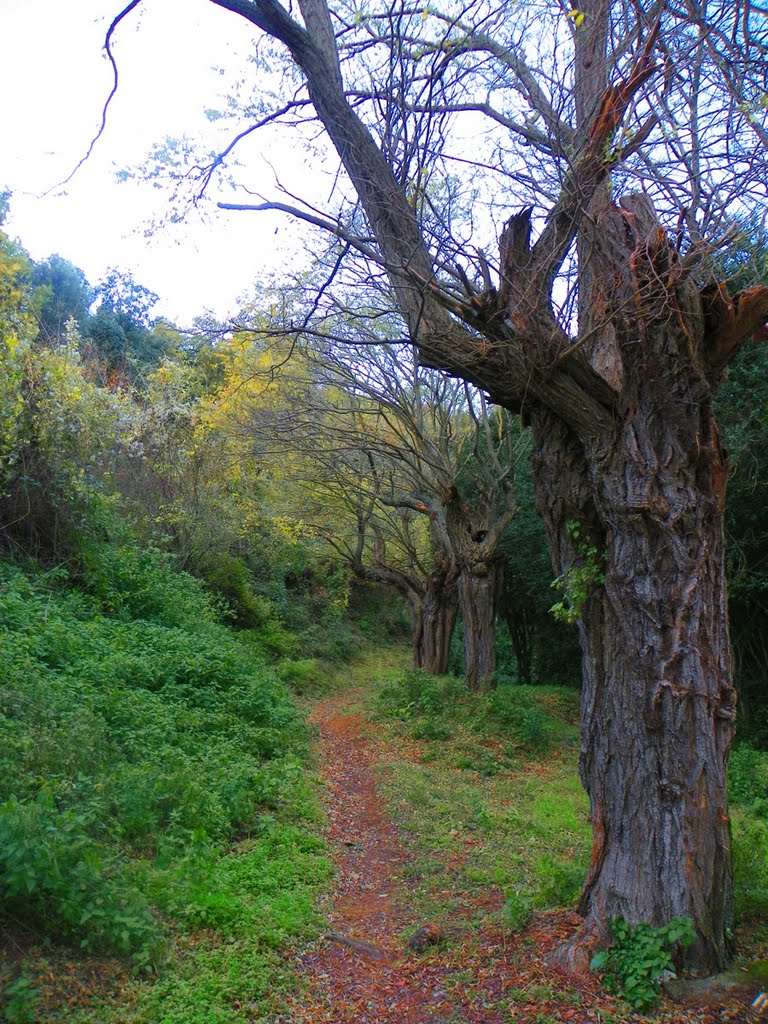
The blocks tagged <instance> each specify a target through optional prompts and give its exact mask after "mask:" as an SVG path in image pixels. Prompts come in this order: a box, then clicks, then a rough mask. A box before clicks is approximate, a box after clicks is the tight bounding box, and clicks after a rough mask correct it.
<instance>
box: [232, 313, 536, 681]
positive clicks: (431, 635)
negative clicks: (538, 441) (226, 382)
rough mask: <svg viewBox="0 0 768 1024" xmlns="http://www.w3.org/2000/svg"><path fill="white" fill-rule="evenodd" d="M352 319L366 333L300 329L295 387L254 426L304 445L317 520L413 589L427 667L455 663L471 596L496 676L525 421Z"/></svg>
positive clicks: (284, 444)
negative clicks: (458, 630) (503, 549)
mask: <svg viewBox="0 0 768 1024" xmlns="http://www.w3.org/2000/svg"><path fill="white" fill-rule="evenodd" d="M344 318H345V320H346V319H347V311H346V307H345V309H344ZM352 328H353V333H352V337H353V338H356V341H357V343H354V342H353V341H348V342H346V343H345V344H343V345H340V344H339V342H338V337H339V332H340V331H341V330H342V329H343V327H342V326H337V327H336V333H335V334H334V336H333V337H329V334H331V319H330V316H327V317H326V320H325V324H324V330H325V335H324V337H322V338H321V337H320V336H316V337H314V338H313V339H312V340H311V341H305V342H303V343H300V344H299V343H297V345H298V348H297V354H298V351H300V353H301V356H300V358H299V359H294V361H293V363H292V364H289V365H288V366H287V367H286V368H285V369H284V371H282V373H281V377H282V378H283V379H284V380H286V381H289V383H288V384H287V386H286V387H285V390H284V392H283V395H282V398H281V399H280V400H279V401H278V402H270V403H267V405H263V404H257V405H256V406H255V407H254V409H253V410H252V412H251V413H248V412H246V417H247V422H246V423H244V424H243V426H242V427H241V431H242V432H243V433H244V434H245V435H249V434H252V435H253V437H254V438H257V439H258V441H257V443H258V444H259V445H260V446H263V445H266V446H267V448H268V449H270V450H271V453H272V454H274V453H275V452H278V451H279V452H282V453H284V454H286V455H288V456H290V457H291V464H292V465H293V466H294V467H295V468H296V469H297V470H298V473H299V476H300V477H301V479H302V484H303V491H304V501H305V502H306V501H307V500H311V501H312V502H313V504H314V509H315V510H314V512H311V513H309V512H308V516H309V519H308V521H309V522H311V523H313V524H314V529H315V530H317V532H319V533H320V534H322V536H323V537H324V538H325V540H326V542H327V543H329V544H330V545H331V546H332V547H333V548H334V550H335V551H336V553H337V554H339V555H340V556H341V557H343V559H344V561H345V562H346V564H347V565H348V566H349V568H350V569H351V570H352V571H353V572H354V573H355V575H357V576H358V577H359V578H361V579H366V580H369V581H372V582H377V583H382V584H386V585H389V586H391V587H394V588H395V589H396V590H397V591H398V592H399V593H400V594H401V595H402V596H403V597H404V598H405V600H406V603H407V606H408V609H409V613H410V617H411V622H412V626H413V649H414V662H415V665H416V667H418V668H423V669H424V670H425V671H427V672H431V673H442V672H445V671H446V669H447V666H448V655H449V649H450V641H451V636H452V633H453V629H454V626H455V623H456V614H457V609H460V612H461V618H462V624H463V638H464V651H465V681H466V683H467V686H468V687H469V688H470V689H472V690H477V691H482V690H487V689H489V688H490V687H492V686H493V685H495V679H494V673H495V669H496V632H495V618H496V611H497V603H498V596H499V590H500V586H501V582H502V562H503V559H502V556H501V553H500V545H501V540H502V538H503V536H504V532H505V530H506V528H507V526H508V525H509V523H510V522H511V520H512V518H513V516H514V515H515V513H516V511H517V504H516V500H515V490H514V472H515V463H516V461H517V459H518V458H519V456H520V453H521V452H523V451H525V444H524V442H523V441H522V440H521V431H520V428H519V425H518V423H517V422H516V421H515V419H514V417H512V416H511V415H510V414H509V413H507V412H505V411H504V410H503V409H501V408H499V407H496V408H493V409H491V408H489V406H488V404H487V402H486V400H485V398H484V396H483V395H482V393H480V392H478V391H477V390H476V389H474V388H472V387H470V386H469V385H467V384H466V383H464V382H462V381H458V380H456V379H454V378H450V377H447V376H446V375H445V374H441V373H438V372H436V371H434V370H425V369H423V368H420V367H419V366H418V363H417V361H416V360H415V359H414V353H413V350H412V348H411V347H410V346H407V345H405V346H404V345H389V344H385V343H384V342H382V341H378V343H377V344H368V345H361V344H360V335H361V333H362V332H363V330H364V326H363V324H362V323H361V322H357V321H355V320H354V319H353V321H352ZM379 331H380V332H381V331H382V327H381V324H379ZM381 337H382V333H380V334H379V335H378V338H381ZM302 367H303V368H304V370H305V371H306V374H305V376H304V379H303V380H302V379H301V368H302ZM297 456H298V458H299V461H298V462H296V461H295V459H296V457H297ZM328 510H332V511H331V514H330V515H329V514H328ZM340 510H343V513H342V514H343V516H344V517H345V521H346V528H345V529H340V528H339V527H340V520H339V511H340ZM414 517H415V518H414ZM305 518H306V517H305ZM419 519H421V520H422V522H421V523H419Z"/></svg>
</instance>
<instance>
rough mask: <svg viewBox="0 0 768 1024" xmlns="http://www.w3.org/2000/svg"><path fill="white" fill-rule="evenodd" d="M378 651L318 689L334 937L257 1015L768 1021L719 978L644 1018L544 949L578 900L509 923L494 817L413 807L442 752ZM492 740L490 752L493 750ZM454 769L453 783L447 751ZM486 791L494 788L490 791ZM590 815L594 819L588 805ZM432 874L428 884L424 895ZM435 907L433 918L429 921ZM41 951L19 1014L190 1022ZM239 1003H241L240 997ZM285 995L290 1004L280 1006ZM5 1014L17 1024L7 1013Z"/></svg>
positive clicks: (4, 937)
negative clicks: (392, 697) (381, 689)
mask: <svg viewBox="0 0 768 1024" xmlns="http://www.w3.org/2000/svg"><path fill="white" fill-rule="evenodd" d="M366 661H367V664H361V665H359V666H356V667H355V668H354V669H352V670H351V671H350V672H349V674H347V675H345V674H344V673H342V676H344V678H343V679H339V680H338V682H337V683H336V685H335V686H334V689H333V690H332V692H330V693H327V694H325V695H323V696H319V697H316V698H314V699H311V700H309V699H307V710H308V713H309V716H310V719H311V721H312V723H313V724H314V726H315V729H316V735H317V741H316V766H317V771H318V774H319V776H320V779H321V783H322V792H323V799H324V803H325V817H326V822H327V825H326V830H325V842H326V843H327V846H328V848H329V850H330V852H331V856H332V858H333V860H334V868H335V870H334V874H333V880H332V882H331V883H330V888H329V890H328V891H327V892H326V895H325V896H324V897H323V900H322V903H321V906H320V913H321V916H322V918H323V920H324V922H325V923H324V925H323V928H322V935H321V937H320V938H319V939H316V940H314V941H312V942H310V943H309V945H307V944H306V943H305V944H304V945H300V946H295V947H294V948H288V949H285V948H284V949H283V953H282V964H283V968H284V969H283V971H282V976H283V977H285V978H286V979H293V978H296V977H298V984H293V982H292V981H289V983H288V984H287V985H286V987H287V989H288V994H287V995H286V993H285V991H284V990H282V991H275V992H274V993H272V995H271V997H270V998H269V999H267V1000H266V1001H265V1002H262V1003H261V1005H259V1006H256V1005H255V1004H251V1005H252V1006H253V1009H252V1010H251V1011H250V1012H248V1013H247V1019H248V1020H249V1021H254V1024H255V1022H256V1021H257V1020H258V1021H259V1022H262V1024H263V1022H265V1021H269V1024H502V1022H504V1024H566V1022H568V1024H629V1022H633V1024H639V1022H656V1024H726V1022H728V1024H747V1022H752V1024H758V1022H759V1021H762V1020H764V1021H765V1022H766V1024H768V1011H766V1012H765V1013H764V1014H763V1015H762V1016H760V1015H758V1014H755V1013H753V1012H752V1011H751V1010H750V1001H751V999H752V997H753V996H754V994H755V992H754V988H753V989H752V990H750V989H749V988H746V989H745V990H744V991H743V994H742V995H740V996H739V997H738V998H736V997H734V996H732V995H725V996H724V995H722V994H718V993H717V992H715V993H714V996H713V998H712V1000H711V1003H710V1005H706V1006H705V1005H701V1004H699V1005H696V1004H695V1003H693V1004H691V1003H687V1004H685V1005H683V1004H679V1003H673V1002H672V1001H671V1000H669V999H662V1000H661V1002H660V1004H659V1006H658V1007H657V1009H656V1010H655V1011H654V1013H653V1014H648V1015H647V1016H644V1015H641V1014H638V1013H634V1012H632V1011H631V1010H630V1009H628V1007H627V1005H626V1004H625V1003H624V1002H622V1001H621V1000H620V999H618V998H614V997H612V996H610V995H608V994H607V993H606V992H605V990H604V989H603V987H602V985H601V984H600V981H599V978H598V977H597V976H594V975H590V976H586V977H582V976H579V977H576V976H571V975H569V974H567V973H565V972H563V971H561V970H558V969H554V968H553V967H551V966H550V965H549V963H548V961H547V954H548V953H549V952H550V951H551V950H552V949H553V948H554V947H556V946H557V945H558V944H559V943H560V942H562V941H563V940H564V939H565V938H566V937H567V936H569V935H570V934H571V933H572V932H573V931H574V930H575V928H576V926H577V924H578V918H577V917H576V915H575V914H574V913H573V912H571V911H567V910H536V911H534V912H533V913H532V915H531V916H530V918H529V920H528V921H527V923H526V924H525V926H524V927H523V928H522V929H521V930H517V931H513V930H510V928H509V927H507V926H505V917H504V914H503V913H502V907H503V903H504V898H505V893H504V886H503V885H502V884H499V885H495V884H488V882H487V880H486V881H479V880H478V877H477V875H475V876H473V872H472V870H469V869H470V868H471V867H472V864H473V863H474V861H473V858H475V859H476V858H477V856H478V855H479V854H481V853H482V845H483V842H484V841H486V840H485V839H484V837H483V832H482V830H477V831H474V832H472V831H467V830H466V828H464V827H461V823H460V822H459V821H458V816H457V821H456V824H457V825H459V827H457V828H454V827H453V825H452V821H451V819H450V814H451V812H450V811H448V812H446V813H445V814H444V813H443V811H442V806H443V805H442V804H440V805H439V806H440V810H439V811H438V816H440V815H442V818H441V827H442V828H443V829H444V838H445V839H446V840H447V841H446V842H443V843H440V842H436V841H434V839H433V838H432V834H431V833H430V832H429V830H428V829H427V827H426V824H425V823H424V821H421V820H420V818H419V814H418V813H417V814H415V815H414V814H413V813H412V810H413V808H412V807H411V808H410V810H409V808H408V807H407V800H406V797H407V796H408V793H406V792H405V791H404V790H403V789H399V788H398V785H399V784H398V781H397V780H398V779H399V778H403V777H405V775H404V774H403V772H405V774H407V773H408V772H411V773H413V772H418V773H422V776H423V784H424V786H425V787H426V791H427V792H428V793H431V792H433V791H434V789H435V786H436V785H437V782H436V775H433V774H430V773H433V772H436V771H437V768H436V766H435V764H434V763H433V762H431V761H430V756H429V744H428V743H425V742H422V741H419V740H417V739H414V738H412V736H411V734H410V732H408V731H407V730H403V729H402V728H398V727H395V726H393V725H392V724H391V723H388V722H382V721H380V720H378V719H377V718H376V716H375V715H374V714H372V713H369V711H370V707H371V703H370V701H371V688H370V686H369V685H368V682H367V677H369V676H370V674H371V673H370V667H371V666H370V659H366ZM488 742H489V743H490V742H491V741H488ZM487 753H488V755H489V756H493V755H494V750H493V748H491V747H489V748H488V751H487ZM572 754H573V752H568V753H567V754H566V755H563V753H562V752H561V753H560V755H553V757H552V759H551V760H550V762H547V761H535V760H534V761H531V763H530V764H526V765H522V766H521V767H520V768H519V769H518V770H517V771H516V772H512V771H510V772H508V773H506V776H505V774H504V772H502V773H501V774H500V775H498V776H496V777H495V778H496V779H500V780H503V782H504V784H505V785H508V786H512V787H519V786H522V785H524V783H525V779H526V778H535V777H537V776H538V778H539V779H540V780H542V779H544V780H545V781H546V778H547V776H548V774H550V775H551V777H552V778H560V776H559V775H556V774H555V773H557V772H562V771H563V770H567V771H568V772H569V773H571V774H572V767H571V761H572ZM558 756H559V760H558ZM566 762H567V763H566ZM451 771H453V769H451V770H450V771H448V772H447V777H448V780H449V781H448V787H449V789H455V790H456V797H457V799H458V789H459V787H460V786H465V787H466V786H467V785H470V786H472V785H474V784H475V783H473V782H472V777H473V776H476V784H477V786H478V792H479V787H480V786H481V785H482V779H481V776H480V775H479V774H477V773H475V772H473V771H471V770H470V771H464V772H463V773H461V777H460V773H459V771H458V770H456V771H455V774H451ZM398 772H400V774H398ZM422 776H420V777H422ZM441 778H442V780H443V781H442V783H441V784H442V785H445V778H446V771H445V765H443V775H442V776H441ZM467 779H469V783H468V782H467ZM393 780H394V784H393ZM486 782H487V780H486ZM491 785H496V782H495V781H494V782H493V783H492V784H491ZM577 788H578V787H577ZM489 792H492V790H490V789H487V790H486V793H489ZM553 792H554V793H555V796H554V799H555V800H556V801H559V802H563V801H564V800H565V794H564V792H563V791H562V789H561V788H559V787H558V786H555V787H554V790H553ZM457 806H458V805H457ZM425 813H426V812H425ZM580 813H581V815H582V817H583V813H584V812H583V810H582V811H580ZM446 815H447V816H448V821H445V820H444V819H445V817H446ZM433 821H434V818H433ZM485 836H486V837H490V838H491V840H493V841H496V842H497V845H499V844H500V849H501V855H502V857H503V858H504V860H505V861H506V862H507V863H509V861H510V852H509V850H508V837H507V836H502V837H501V839H499V837H498V835H496V834H495V832H494V827H493V819H491V823H490V825H489V827H488V829H487V831H486V833H485ZM417 862H418V863H420V864H421V865H424V864H425V863H426V864H427V865H428V866H429V871H428V872H427V877H426V882H425V879H424V874H423V872H422V874H419V872H418V871H417V870H416V868H417ZM486 876H487V872H486ZM484 877H485V876H484ZM473 878H474V881H473ZM415 879H416V880H417V881H415ZM425 884H426V885H427V887H428V888H429V889H430V892H429V893H428V898H427V899H426V900H425V898H424V888H423V886H424V885H425ZM420 886H421V888H420ZM425 908H430V909H426V910H425ZM435 908H436V909H435ZM429 916H431V921H430V920H429V919H427V920H425V917H427V918H429ZM426 924H429V925H430V926H431V927H433V928H434V929H435V931H436V933H437V934H439V935H440V941H439V942H438V943H437V944H435V945H429V946H428V947H427V948H426V949H424V950H423V951H422V952H415V951H413V950H412V949H411V948H409V944H408V942H409V938H410V937H411V936H413V934H414V933H416V932H417V931H418V930H419V929H420V928H422V926H424V925H426ZM24 935H25V932H24V930H23V929H18V930H17V931H16V932H14V933H13V934H10V933H7V932H5V931H3V932H1V933H0V958H2V959H3V960H5V962H6V963H12V962H15V961H18V962H21V961H23V960H25V959H26V960H31V961H35V958H36V957H38V953H39V951H36V950H35V949H34V948H32V947H31V946H30V948H26V946H27V941H26V939H25V938H24ZM206 941H212V940H211V939H210V937H209V935H208V933H207V932H205V931H201V932H200V933H199V934H197V936H196V938H195V940H194V942H195V943H196V944H197V946H200V945H204V944H205V943H206ZM759 946H760V943H759V942H758V943H757V945H755V943H754V942H752V944H751V945H749V944H747V945H746V946H745V947H744V948H742V949H741V950H740V952H741V954H742V957H743V958H745V959H751V958H754V957H756V956H764V955H765V950H764V948H758V947H759ZM38 959H39V957H38ZM0 962H2V961H1V960H0ZM41 962H44V964H45V965H46V966H45V970H44V971H43V970H42V969H41V971H39V972H38V977H37V979H36V985H37V988H38V990H39V996H40V1010H39V1011H38V1013H37V1014H35V1015H29V1016H23V1017H17V1018H15V1019H16V1020H24V1021H25V1022H26V1021H34V1022H35V1024H52V1022H56V1024H58V1022H62V1021H64V1022H67V1024H69V1022H70V1021H74V1020H75V1019H76V1020H77V1021H78V1022H80V1021H81V1020H83V1021H84V1020H87V1021H88V1022H89V1024H91V1022H94V1021H96V1022H98V1024H104V1021H107V1020H108V1021H109V1022H117V1021H119V1022H121V1024H124V1022H126V1021H129V1020H130V1021H134V1020H137V1021H140V1022H141V1024H186V1022H187V1019H188V1018H187V1017H185V1016H183V1015H180V1014H179V1012H178V1011H177V1010H175V1009H172V1008H171V1007H170V1006H166V1005H164V1004H163V1002H162V1000H161V1001H160V1004H159V1005H160V1006H162V1011H161V1012H159V1013H158V1010H157V1008H156V1010H155V1011H149V1013H147V1012H144V1013H139V1014H138V1015H136V1016H135V1015H134V1013H133V1010H132V1009H131V1007H132V1006H134V1004H135V995H134V994H132V982H131V980H130V978H129V976H128V974H127V972H126V971H125V970H124V969H123V968H120V967H119V966H118V965H116V964H114V963H113V962H112V961H106V962H105V961H98V960H95V959H93V960H91V959H89V958H75V959H74V960H73V961H72V962H70V960H69V957H68V956H67V955H66V953H65V951H62V953H61V954H60V955H58V954H56V953H55V951H53V950H48V952H47V953H46V957H45V960H44V961H41ZM98 994H100V995H101V996H102V997H103V998H104V999H105V1002H104V1006H105V1007H106V1006H107V1005H109V1012H105V1013H104V1016H103V1017H102V1016H100V1015H99V1013H98V1010H97V1011H96V1016H94V1015H93V1013H88V1014H87V1015H86V1016H83V1017H82V1018H81V1017H80V1016H79V1015H78V1014H77V1012H76V1009H75V1007H76V1006H78V1005H85V1004H86V1003H87V1002H89V1000H90V998H92V997H95V996H96V995H98ZM272 997H273V998H272ZM235 1005H238V1006H239V1002H238V1001H237V1000H235ZM67 1006H69V1007H70V1008H71V1009H70V1010H67ZM155 1006H156V1007H157V1006H158V1004H155ZM275 1006H279V1007H281V1009H280V1010H275V1009H274V1007H275ZM195 1008H196V1011H197V1014H198V1015H197V1016H195V1018H194V1019H195V1021H207V1020H208V1019H209V1018H208V1016H207V1014H206V1007H205V1002H204V1001H203V1003H199V1002H198V1003H196V1006H195ZM70 1014H71V1016H70ZM251 1014H253V1016H252V1015H251ZM211 1019H212V1018H211ZM218 1019H219V1018H218V1017H216V1020H218ZM222 1019H223V1018H222ZM226 1019H227V1020H229V1019H230V1018H229V1017H227V1018H226ZM237 1019H238V1020H239V1019H241V1017H240V1016H238V1017H237ZM0 1024H6V1022H5V1021H4V1020H3V1014H2V1011H0Z"/></svg>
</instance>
